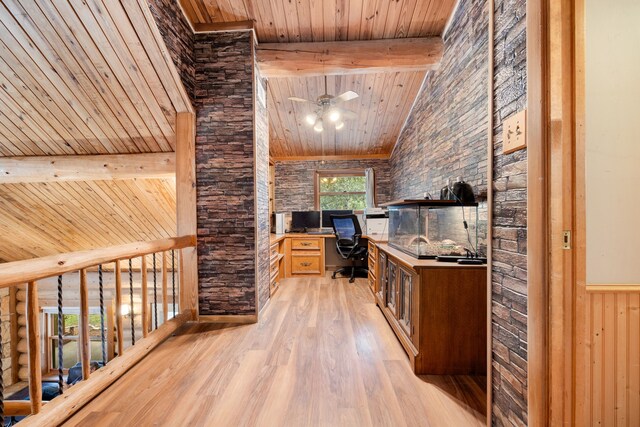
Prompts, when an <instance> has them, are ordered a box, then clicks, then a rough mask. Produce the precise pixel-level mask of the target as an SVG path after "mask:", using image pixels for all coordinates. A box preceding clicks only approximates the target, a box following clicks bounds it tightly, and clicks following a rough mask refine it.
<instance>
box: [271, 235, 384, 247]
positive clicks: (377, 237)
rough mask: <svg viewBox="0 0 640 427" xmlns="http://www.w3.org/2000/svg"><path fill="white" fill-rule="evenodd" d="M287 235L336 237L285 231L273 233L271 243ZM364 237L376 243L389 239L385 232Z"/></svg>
mask: <svg viewBox="0 0 640 427" xmlns="http://www.w3.org/2000/svg"><path fill="white" fill-rule="evenodd" d="M286 237H324V238H330V239H332V238H334V237H335V235H334V234H333V233H326V234H308V233H284V234H271V237H270V238H271V244H272V245H273V244H274V243H277V242H279V241H281V240H283V239H284V238H286ZM362 238H363V239H367V240H371V241H373V242H375V243H383V242H386V241H387V236H386V235H383V234H372V235H370V236H367V235H364V236H362Z"/></svg>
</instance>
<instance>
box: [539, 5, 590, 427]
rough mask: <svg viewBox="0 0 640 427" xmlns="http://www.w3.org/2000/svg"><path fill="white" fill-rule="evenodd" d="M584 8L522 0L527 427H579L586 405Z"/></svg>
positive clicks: (581, 6)
mask: <svg viewBox="0 0 640 427" xmlns="http://www.w3.org/2000/svg"><path fill="white" fill-rule="evenodd" d="M583 7H584V0H528V1H527V83H528V91H527V110H528V112H527V121H528V123H527V141H528V201H527V202H528V223H527V228H528V234H527V237H528V242H527V247H528V257H527V264H528V265H527V269H528V273H527V274H528V289H529V295H528V319H529V321H528V330H527V333H528V342H529V346H528V349H529V362H528V383H529V387H528V406H529V408H528V409H529V414H528V415H529V423H530V425H532V426H546V425H581V422H583V407H582V405H583V400H584V399H580V398H576V397H577V393H578V392H579V391H580V390H581V384H582V378H581V375H578V373H579V372H582V371H581V370H580V367H581V366H583V363H584V353H585V352H584V339H585V336H584V334H585V333H584V331H582V329H581V328H580V325H582V324H583V322H581V321H580V319H582V318H584V298H585V286H584V284H585V268H584V267H585V265H584V264H585V258H584V255H585V232H584V219H585V217H584V146H583V145H584V144H583V132H584V99H583V98H584V97H583V93H584V92H583V90H580V88H581V87H582V88H583V84H584V73H583V64H584V53H583V48H584V46H583V44H584V40H583V34H584V31H583V30H584V23H583V21H582V17H583ZM581 85H582V86H581ZM565 239H567V241H565Z"/></svg>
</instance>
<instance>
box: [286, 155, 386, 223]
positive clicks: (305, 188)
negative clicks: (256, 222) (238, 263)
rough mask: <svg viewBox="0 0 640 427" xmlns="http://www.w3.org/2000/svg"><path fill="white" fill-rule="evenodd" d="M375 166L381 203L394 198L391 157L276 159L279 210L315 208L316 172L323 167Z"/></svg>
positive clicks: (378, 195) (378, 199) (363, 167)
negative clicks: (325, 159) (381, 158)
mask: <svg viewBox="0 0 640 427" xmlns="http://www.w3.org/2000/svg"><path fill="white" fill-rule="evenodd" d="M366 168H373V170H374V172H375V175H376V199H377V200H376V201H377V203H378V204H380V203H385V202H389V201H391V199H390V198H389V188H390V185H389V184H390V175H389V172H390V170H389V161H388V160H334V161H326V162H324V164H323V163H322V162H321V161H284V162H276V179H275V184H276V188H275V198H276V207H275V209H276V212H290V211H304V210H313V209H315V207H314V205H315V200H314V197H315V195H314V190H313V189H314V185H315V183H314V179H315V171H317V170H322V169H329V170H332V169H335V170H338V169H366Z"/></svg>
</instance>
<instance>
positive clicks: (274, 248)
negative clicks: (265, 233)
mask: <svg viewBox="0 0 640 427" xmlns="http://www.w3.org/2000/svg"><path fill="white" fill-rule="evenodd" d="M278 246H279V244H278V243H274V244H273V245H271V251H270V257H271V259H273V258H275V257H277V256H278Z"/></svg>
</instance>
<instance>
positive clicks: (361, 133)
mask: <svg viewBox="0 0 640 427" xmlns="http://www.w3.org/2000/svg"><path fill="white" fill-rule="evenodd" d="M180 3H181V5H182V7H183V9H184V11H185V14H186V15H187V17H188V18H189V19H190V20H191V22H192V23H193V24H194V27H195V28H196V30H198V29H203V30H205V29H206V28H207V24H210V23H224V22H237V21H244V20H250V21H254V28H255V31H256V36H257V38H258V41H259V43H261V44H263V43H274V42H277V43H295V42H330V41H354V40H379V39H404V38H408V37H428V36H440V35H442V33H443V31H444V29H445V26H446V23H447V21H448V19H449V17H450V15H451V13H452V11H453V9H454V7H455V3H456V1H455V0H384V1H381V0H313V1H290V0H180ZM425 74H426V71H408V72H403V71H396V72H390V73H372V74H356V75H348V76H346V75H345V76H329V78H328V85H327V86H328V92H329V94H332V95H338V94H340V93H342V92H345V91H347V90H352V91H354V92H356V93H358V94H359V95H360V97H359V98H357V99H355V100H353V101H349V102H348V103H346V104H344V107H345V108H348V109H350V110H352V111H354V112H355V113H356V118H355V119H353V120H349V121H347V122H346V125H345V127H344V128H343V129H342V130H340V131H336V130H331V129H326V130H325V131H324V132H322V133H317V132H314V131H313V129H312V128H311V127H310V126H309V125H308V124H307V123H306V122H305V121H304V117H305V116H306V115H307V114H308V113H310V112H312V111H313V106H312V105H311V104H300V103H294V102H291V101H290V100H289V99H288V98H289V97H292V96H294V97H301V98H306V99H312V100H313V99H316V98H317V97H318V96H320V95H322V94H323V93H324V83H323V80H322V78H321V77H318V76H313V77H298V76H288V77H283V78H270V79H269V86H268V88H269V89H268V90H269V117H270V139H271V155H272V156H273V157H276V158H285V157H291V156H329V155H347V156H353V157H362V156H366V155H371V154H374V155H389V154H390V153H391V151H392V150H393V147H394V145H395V143H396V141H397V139H398V136H399V134H400V130H401V128H402V126H403V124H404V121H405V119H406V117H407V116H408V114H409V112H410V109H411V106H412V104H413V101H414V100H415V98H416V96H417V94H418V91H419V90H420V87H421V84H422V81H423V80H424V77H425Z"/></svg>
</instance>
